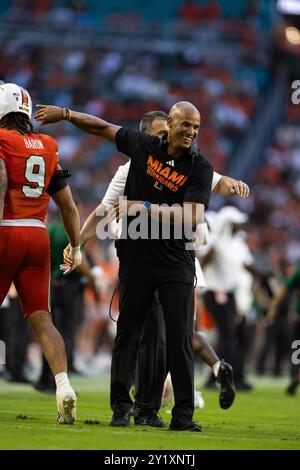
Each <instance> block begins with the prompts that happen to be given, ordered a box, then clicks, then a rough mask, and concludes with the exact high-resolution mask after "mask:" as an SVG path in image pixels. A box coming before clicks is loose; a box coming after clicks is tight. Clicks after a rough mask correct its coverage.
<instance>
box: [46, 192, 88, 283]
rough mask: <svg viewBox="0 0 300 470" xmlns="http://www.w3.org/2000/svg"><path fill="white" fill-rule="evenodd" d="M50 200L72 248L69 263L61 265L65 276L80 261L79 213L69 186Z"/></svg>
mask: <svg viewBox="0 0 300 470" xmlns="http://www.w3.org/2000/svg"><path fill="white" fill-rule="evenodd" d="M52 199H53V201H54V202H55V204H56V205H57V207H58V208H59V210H60V214H61V218H62V221H63V224H64V227H65V230H66V232H67V235H68V239H69V242H70V245H71V247H72V248H71V253H70V256H71V263H69V264H66V265H61V269H62V271H64V275H66V274H69V273H70V272H71V271H73V269H75V268H77V267H78V266H79V265H80V264H81V260H82V257H81V252H80V219H79V213H78V210H77V207H76V204H75V202H74V199H73V197H72V193H71V190H70V187H69V186H66V187H65V188H64V189H62V190H61V191H58V192H57V193H55V194H54V195H53V196H52Z"/></svg>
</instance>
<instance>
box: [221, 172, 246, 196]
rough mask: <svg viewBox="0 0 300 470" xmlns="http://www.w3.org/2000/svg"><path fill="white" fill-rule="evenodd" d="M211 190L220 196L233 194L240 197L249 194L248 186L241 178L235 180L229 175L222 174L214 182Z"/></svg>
mask: <svg viewBox="0 0 300 470" xmlns="http://www.w3.org/2000/svg"><path fill="white" fill-rule="evenodd" d="M213 191H214V192H215V193H217V194H220V196H235V195H238V196H240V197H241V198H242V199H244V198H246V197H248V196H249V194H250V189H249V186H248V185H247V184H246V183H244V181H242V180H235V179H234V178H230V177H229V176H224V175H223V176H222V178H221V179H220V181H219V182H218V183H217V184H216V186H215V187H214V189H213Z"/></svg>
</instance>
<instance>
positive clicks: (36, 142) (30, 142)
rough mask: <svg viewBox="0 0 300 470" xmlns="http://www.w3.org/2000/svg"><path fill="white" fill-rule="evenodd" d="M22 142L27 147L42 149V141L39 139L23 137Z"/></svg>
mask: <svg viewBox="0 0 300 470" xmlns="http://www.w3.org/2000/svg"><path fill="white" fill-rule="evenodd" d="M24 144H25V147H26V148H27V149H42V150H44V146H43V142H42V141H41V140H40V139H26V138H25V137H24Z"/></svg>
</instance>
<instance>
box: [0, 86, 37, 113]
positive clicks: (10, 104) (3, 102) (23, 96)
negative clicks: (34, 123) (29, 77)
mask: <svg viewBox="0 0 300 470" xmlns="http://www.w3.org/2000/svg"><path fill="white" fill-rule="evenodd" d="M8 113H24V114H26V116H28V117H29V119H31V115H32V101H31V98H30V95H29V93H28V91H27V90H25V89H24V88H22V87H20V86H19V85H16V84H15V83H4V84H3V85H2V84H1V85H0V119H2V118H3V117H4V116H6V114H8Z"/></svg>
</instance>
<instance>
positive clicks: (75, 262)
mask: <svg viewBox="0 0 300 470" xmlns="http://www.w3.org/2000/svg"><path fill="white" fill-rule="evenodd" d="M68 246H69V245H68ZM67 248H68V247H66V248H65V250H64V262H65V264H61V265H60V269H61V270H62V271H63V273H64V276H66V275H67V274H70V273H71V272H72V271H73V270H74V269H76V268H78V266H80V265H81V261H82V255H81V251H80V246H75V247H70V251H69V253H68V255H67V256H65V251H66V250H67ZM66 260H68V261H66Z"/></svg>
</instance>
